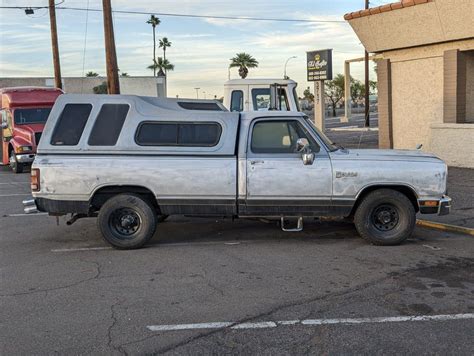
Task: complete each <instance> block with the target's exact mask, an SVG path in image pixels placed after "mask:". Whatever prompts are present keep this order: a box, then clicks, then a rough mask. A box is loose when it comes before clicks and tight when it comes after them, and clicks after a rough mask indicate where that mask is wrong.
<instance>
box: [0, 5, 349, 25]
mask: <svg viewBox="0 0 474 356" xmlns="http://www.w3.org/2000/svg"><path fill="white" fill-rule="evenodd" d="M27 8H28V9H30V7H26V6H0V9H27ZM43 8H47V7H46V6H38V7H33V8H32V9H43ZM56 10H71V11H91V12H102V9H88V8H83V7H66V6H59V7H56ZM112 12H114V13H117V14H131V15H152V14H153V15H159V16H170V17H189V18H205V19H219V20H246V21H273V22H306V23H346V21H343V20H307V19H285V18H265V17H247V16H217V15H191V14H177V13H164V12H150V11H130V10H128V11H126V10H112Z"/></svg>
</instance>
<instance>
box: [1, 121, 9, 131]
mask: <svg viewBox="0 0 474 356" xmlns="http://www.w3.org/2000/svg"><path fill="white" fill-rule="evenodd" d="M2 129H3V130H5V129H8V123H6V122H2Z"/></svg>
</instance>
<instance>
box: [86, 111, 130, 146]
mask: <svg viewBox="0 0 474 356" xmlns="http://www.w3.org/2000/svg"><path fill="white" fill-rule="evenodd" d="M129 109H130V106H129V105H128V104H104V105H102V107H101V108H100V112H99V115H97V119H96V120H95V123H94V127H93V128H92V132H91V135H90V136H89V146H115V144H116V143H117V140H118V138H119V135H120V132H121V131H122V127H123V123H124V122H125V118H126V117H127V114H128V110H129Z"/></svg>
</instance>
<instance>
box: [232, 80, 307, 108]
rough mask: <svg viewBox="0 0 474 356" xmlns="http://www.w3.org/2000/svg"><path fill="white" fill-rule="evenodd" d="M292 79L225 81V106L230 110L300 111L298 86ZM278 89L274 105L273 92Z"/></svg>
mask: <svg viewBox="0 0 474 356" xmlns="http://www.w3.org/2000/svg"><path fill="white" fill-rule="evenodd" d="M297 85H298V83H296V82H295V81H294V80H291V79H232V80H228V81H227V82H225V83H224V106H225V107H226V108H227V109H229V110H230V111H237V112H241V111H269V110H279V111H300V108H299V105H298V95H297V94H296V87H297ZM272 88H274V89H275V91H276V97H277V100H276V103H275V104H276V105H275V107H272V102H271V96H272V95H271V92H272Z"/></svg>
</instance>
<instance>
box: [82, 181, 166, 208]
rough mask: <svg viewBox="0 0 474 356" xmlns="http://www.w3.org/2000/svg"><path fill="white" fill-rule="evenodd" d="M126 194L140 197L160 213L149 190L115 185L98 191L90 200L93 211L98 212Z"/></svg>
mask: <svg viewBox="0 0 474 356" xmlns="http://www.w3.org/2000/svg"><path fill="white" fill-rule="evenodd" d="M124 193H128V194H136V195H139V196H140V197H142V198H143V199H145V200H146V201H148V202H149V203H150V204H151V205H152V206H153V207H154V208H155V209H156V211H157V213H159V212H160V208H159V206H158V203H157V201H156V198H155V195H154V194H153V193H152V191H151V190H149V189H148V188H145V187H140V186H134V185H113V186H106V187H103V188H100V189H98V190H97V191H96V192H95V193H94V195H93V196H92V198H91V199H90V206H91V209H92V210H93V211H97V210H99V209H100V208H101V207H102V205H104V203H105V202H106V201H107V200H109V199H110V198H111V197H113V196H115V195H118V194H124Z"/></svg>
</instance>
